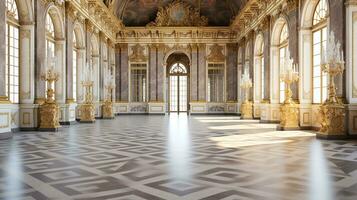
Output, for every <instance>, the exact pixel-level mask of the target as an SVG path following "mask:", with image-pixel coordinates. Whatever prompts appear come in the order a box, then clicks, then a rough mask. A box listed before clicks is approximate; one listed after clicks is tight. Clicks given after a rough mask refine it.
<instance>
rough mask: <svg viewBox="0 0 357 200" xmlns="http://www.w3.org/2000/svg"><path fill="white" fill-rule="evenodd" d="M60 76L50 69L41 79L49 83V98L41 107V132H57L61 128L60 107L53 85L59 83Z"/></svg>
mask: <svg viewBox="0 0 357 200" xmlns="http://www.w3.org/2000/svg"><path fill="white" fill-rule="evenodd" d="M58 77H59V76H58V74H57V73H54V72H53V70H52V69H49V70H48V71H47V73H46V74H45V75H43V76H41V78H42V79H43V80H45V81H46V83H47V91H46V93H47V97H46V99H45V102H44V103H43V104H41V105H40V127H39V130H40V131H57V130H58V128H59V127H61V126H60V124H59V119H58V113H59V107H58V105H57V103H56V102H55V91H54V89H53V85H54V83H55V82H56V81H58Z"/></svg>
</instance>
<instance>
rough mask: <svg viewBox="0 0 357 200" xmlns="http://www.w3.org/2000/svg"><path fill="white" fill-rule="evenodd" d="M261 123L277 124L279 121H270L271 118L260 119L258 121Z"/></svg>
mask: <svg viewBox="0 0 357 200" xmlns="http://www.w3.org/2000/svg"><path fill="white" fill-rule="evenodd" d="M259 122H260V123H262V124H279V123H280V122H279V121H271V120H260V121H259Z"/></svg>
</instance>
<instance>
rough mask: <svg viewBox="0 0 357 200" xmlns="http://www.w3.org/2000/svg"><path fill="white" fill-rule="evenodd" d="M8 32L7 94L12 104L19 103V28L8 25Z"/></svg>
mask: <svg viewBox="0 0 357 200" xmlns="http://www.w3.org/2000/svg"><path fill="white" fill-rule="evenodd" d="M6 31H7V32H6V61H5V62H6V70H5V73H6V81H5V83H6V94H7V96H8V98H9V100H10V101H11V102H12V103H19V42H18V41H19V37H18V27H17V26H14V25H10V24H9V23H8V24H7V25H6Z"/></svg>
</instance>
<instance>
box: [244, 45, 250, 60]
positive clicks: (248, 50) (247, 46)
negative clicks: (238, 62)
mask: <svg viewBox="0 0 357 200" xmlns="http://www.w3.org/2000/svg"><path fill="white" fill-rule="evenodd" d="M250 50H251V42H250V41H248V42H247V44H246V46H245V55H244V57H245V59H244V60H245V61H249V59H250V56H251V55H250V54H251V53H250Z"/></svg>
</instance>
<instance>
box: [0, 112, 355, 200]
mask: <svg viewBox="0 0 357 200" xmlns="http://www.w3.org/2000/svg"><path fill="white" fill-rule="evenodd" d="M275 127H276V125H275V124H260V123H258V121H254V120H248V121H247V120H246V121H243V120H239V117H235V116H187V115H174V114H173V115H169V116H117V117H116V118H115V119H114V120H98V121H97V122H96V123H95V124H77V125H73V126H70V127H63V129H62V130H61V131H60V132H57V133H48V132H19V133H16V134H15V135H14V137H13V138H12V139H10V140H2V141H0V199H6V200H18V199H36V200H42V199H55V200H62V199H63V200H67V199H68V200H70V199H74V200H97V199H98V200H114V199H118V200H119V199H126V200H127V199H133V200H143V199H146V200H161V199H168V200H178V199H183V200H196V199H197V200H199V199H202V200H233V199H239V200H240V199H242V200H259V199H262V200H270V199H271V200H280V199H281V200H295V199H297V200H303V199H309V200H310V199H311V200H335V199H337V200H345V199H346V200H355V199H357V141H325V140H317V139H315V134H314V132H309V131H288V132H280V131H275Z"/></svg>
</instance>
